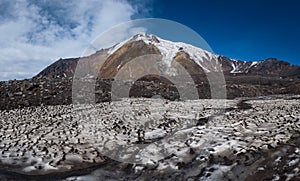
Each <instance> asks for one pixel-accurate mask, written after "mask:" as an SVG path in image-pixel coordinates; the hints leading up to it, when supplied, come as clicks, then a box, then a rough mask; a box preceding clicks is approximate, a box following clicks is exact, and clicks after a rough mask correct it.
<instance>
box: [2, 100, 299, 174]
mask: <svg viewBox="0 0 300 181" xmlns="http://www.w3.org/2000/svg"><path fill="white" fill-rule="evenodd" d="M218 102H220V101H219V100H193V101H184V102H170V101H166V100H162V99H123V100H122V101H116V102H111V103H101V104H97V105H81V106H80V107H77V106H76V107H73V106H71V105H70V106H41V107H31V108H23V109H16V110H9V111H0V131H1V133H2V134H1V135H0V145H1V150H0V160H1V165H2V166H5V167H6V168H9V169H10V170H13V171H15V172H19V173H22V174H46V173H51V172H64V171H70V170H76V169H82V168H87V167H89V166H93V165H95V164H104V165H103V167H101V168H99V169H97V170H95V171H93V172H91V173H90V174H89V175H86V176H78V177H71V178H69V179H74V180H76V179H77V180H82V179H85V178H88V179H94V180H99V179H100V178H103V176H106V177H105V178H108V179H120V178H122V179H125V180H126V178H127V179H132V178H134V179H137V180H139V179H143V178H145V179H146V178H149V179H150V178H153V179H155V178H156V179H159V178H170V179H171V180H172V178H173V179H175V178H176V174H179V175H180V178H182V179H185V180H186V179H188V178H198V179H202V180H224V179H225V180H226V179H231V180H243V179H245V178H247V177H248V176H249V175H251V174H253V173H256V172H258V171H261V169H258V168H262V167H263V168H264V169H267V167H266V166H265V165H261V162H262V160H264V158H265V155H263V153H267V152H269V151H270V150H272V149H273V148H277V147H278V145H281V144H284V143H286V142H287V141H289V140H290V139H291V138H292V137H293V136H294V135H295V134H296V133H297V132H299V130H300V121H299V118H300V104H299V102H298V100H284V99H280V100H251V101H248V103H249V104H251V105H252V108H249V109H239V108H238V106H237V105H238V102H239V100H228V101H227V104H226V105H223V106H225V107H224V108H227V109H226V111H227V112H226V113H225V114H221V115H220V109H219V108H220V107H222V105H218ZM222 115H223V116H222ZM204 118H207V119H208V121H207V122H205V123H203V122H201V124H200V122H199V121H201V120H203V119H204ZM299 149H300V148H299V145H298V147H297V148H296V149H295V151H293V152H292V154H291V155H290V157H289V155H288V156H285V157H284V153H287V152H286V151H285V152H283V151H282V152H279V151H278V153H277V152H275V153H272V154H273V155H275V154H277V155H278V156H276V157H275V156H274V157H275V159H274V161H272V163H273V162H274V164H275V163H276V162H275V160H276V161H277V164H278V166H279V165H280V164H284V166H286V167H287V168H291V170H292V171H291V172H289V173H288V174H289V175H288V177H289V178H291V179H293V178H299V171H297V169H296V170H295V168H297V167H299V166H300V165H299V164H300V163H299ZM272 154H268V155H272ZM279 157H281V159H279ZM277 158H278V159H277ZM283 158H285V159H283ZM111 159H116V160H119V161H121V160H124V161H125V163H121V162H120V163H116V165H115V167H114V168H112V167H111V168H110V167H109V165H110V164H112V161H111ZM283 160H284V161H283ZM131 161H132V162H134V164H132V165H127V166H126V163H128V162H129V163H130V162H131ZM124 164H125V165H124ZM122 168H127V169H128V168H129V170H126V171H124V170H122ZM164 175H167V176H166V177H164ZM169 176H170V177H169ZM274 177H275V175H274ZM0 178H1V177H0Z"/></svg>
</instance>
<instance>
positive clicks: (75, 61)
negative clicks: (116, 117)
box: [0, 34, 300, 108]
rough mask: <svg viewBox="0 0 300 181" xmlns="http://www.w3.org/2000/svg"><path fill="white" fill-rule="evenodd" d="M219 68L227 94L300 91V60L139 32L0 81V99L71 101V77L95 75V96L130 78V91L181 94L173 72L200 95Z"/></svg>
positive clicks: (11, 103) (206, 94) (105, 95)
mask: <svg viewBox="0 0 300 181" xmlns="http://www.w3.org/2000/svg"><path fill="white" fill-rule="evenodd" d="M219 73H221V74H222V75H224V77H225V81H226V85H222V86H223V87H224V86H226V90H227V98H236V97H245V96H247V97H253V96H264V95H274V94H300V67H299V66H292V65H290V64H289V63H287V62H284V61H281V60H277V59H275V58H269V59H266V60H261V61H254V62H246V61H241V60H234V59H230V58H227V57H225V56H221V55H217V54H214V53H211V52H208V51H206V50H203V49H201V48H198V47H195V46H192V45H189V44H186V43H182V42H172V41H168V40H164V39H162V38H159V37H157V36H155V35H148V34H137V35H135V36H133V37H131V38H129V39H127V40H125V41H123V42H120V43H118V44H116V45H114V46H113V47H110V48H107V49H101V50H99V51H97V52H95V53H94V54H92V55H90V56H87V57H82V58H70V59H60V60H58V61H56V62H55V63H53V64H52V65H50V66H48V67H47V68H45V69H44V70H43V71H41V72H40V73H39V74H38V75H36V76H35V77H33V78H32V79H29V80H23V81H9V82H2V83H1V86H0V89H1V92H5V94H1V95H0V98H1V99H0V100H1V105H5V106H4V107H6V108H11V107H18V106H30V105H39V104H70V103H72V83H73V81H74V80H77V79H80V80H83V79H93V80H94V81H95V98H96V102H102V101H107V100H110V99H111V97H110V96H111V86H112V82H113V81H114V80H115V79H120V80H123V81H125V82H126V81H128V80H134V82H132V84H131V86H132V87H131V89H130V91H129V92H130V96H134V97H140V96H142V97H153V96H155V95H159V96H162V97H164V98H166V99H171V100H175V99H180V96H179V92H178V87H177V85H175V84H174V83H173V82H172V81H170V80H169V79H170V78H172V77H177V79H180V81H181V82H187V84H189V83H191V84H193V85H194V87H196V89H197V93H198V96H199V97H198V98H211V92H210V91H211V87H210V86H211V84H212V82H210V81H209V77H210V76H211V75H215V74H219ZM139 76H140V77H139ZM186 78H190V79H186ZM225 81H224V82H225ZM73 88H74V87H73ZM73 91H74V89H73ZM84 94H85V93H84V92H82V95H84ZM1 108H3V106H2V107H1Z"/></svg>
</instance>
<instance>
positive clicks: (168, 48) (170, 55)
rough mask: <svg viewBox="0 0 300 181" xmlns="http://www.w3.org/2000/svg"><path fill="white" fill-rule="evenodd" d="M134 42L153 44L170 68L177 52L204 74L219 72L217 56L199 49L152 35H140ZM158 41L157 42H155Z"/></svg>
mask: <svg viewBox="0 0 300 181" xmlns="http://www.w3.org/2000/svg"><path fill="white" fill-rule="evenodd" d="M136 40H143V41H144V42H145V43H146V44H153V45H154V46H156V47H157V48H158V49H159V51H160V52H161V54H162V55H163V62H164V63H165V64H166V65H167V66H168V67H171V63H172V61H173V59H174V57H175V56H176V54H177V53H178V52H179V51H184V52H186V53H187V54H188V55H189V56H190V58H191V59H192V60H194V61H195V62H196V63H197V64H198V65H199V66H200V67H201V68H202V69H203V70H204V71H205V72H211V71H219V70H220V67H221V65H220V63H219V62H218V57H219V55H215V54H213V53H210V52H208V51H206V50H203V49H201V48H197V47H195V46H192V45H189V44H186V43H182V42H172V41H169V40H164V39H162V38H158V37H155V36H154V35H147V34H140V35H139V36H138V37H137V38H136ZM156 40H158V41H156Z"/></svg>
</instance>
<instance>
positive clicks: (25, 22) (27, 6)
mask: <svg viewBox="0 0 300 181" xmlns="http://www.w3.org/2000/svg"><path fill="white" fill-rule="evenodd" d="M136 7H141V6H136V4H135V5H133V4H130V3H129V2H128V1H125V0H101V1H100V0H78V1H63V0H49V1H47V0H45V1H39V0H16V1H11V0H2V1H1V2H0V11H2V12H1V15H0V34H1V36H0V80H7V79H14V78H17V79H20V78H30V77H31V76H33V75H35V74H37V73H38V72H39V71H41V70H42V69H43V68H44V67H46V66H47V65H49V64H51V63H52V62H54V61H55V60H57V59H59V58H66V57H79V56H80V55H81V54H82V53H83V51H84V50H85V48H87V47H88V45H89V44H90V43H91V41H92V40H94V39H95V38H96V37H97V36H98V35H100V34H101V33H102V32H104V31H105V30H107V29H108V28H110V27H112V26H114V25H116V24H119V23H121V22H124V21H129V20H131V19H132V17H133V16H134V15H136V14H137V12H138V9H137V8H136Z"/></svg>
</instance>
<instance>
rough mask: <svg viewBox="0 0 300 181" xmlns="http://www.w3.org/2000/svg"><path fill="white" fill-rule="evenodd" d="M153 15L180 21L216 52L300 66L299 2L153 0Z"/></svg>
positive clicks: (295, 0) (250, 59)
mask: <svg viewBox="0 0 300 181" xmlns="http://www.w3.org/2000/svg"><path fill="white" fill-rule="evenodd" d="M152 3H153V4H152V6H153V7H154V8H153V9H152V12H151V13H152V14H151V15H152V16H153V17H156V18H165V19H170V20H173V21H177V22H179V23H182V24H184V25H186V26H188V27H190V28H192V29H193V30H195V31H196V32H197V33H199V34H200V35H201V36H202V37H203V38H204V39H205V40H206V41H207V42H208V44H209V45H210V46H211V48H212V49H213V51H214V52H215V53H217V54H221V55H225V56H227V57H230V58H235V59H241V60H247V61H253V60H263V59H266V58H269V57H274V58H278V59H281V60H284V61H288V62H290V63H292V64H298V65H300V45H299V43H300V35H299V33H300V10H299V9H300V1H297V0H183V1H173V0H162V1H161V0H154V1H153V2H152Z"/></svg>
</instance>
